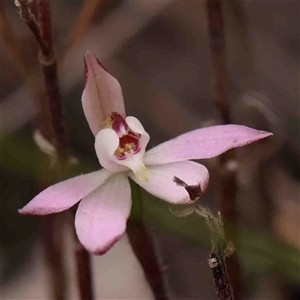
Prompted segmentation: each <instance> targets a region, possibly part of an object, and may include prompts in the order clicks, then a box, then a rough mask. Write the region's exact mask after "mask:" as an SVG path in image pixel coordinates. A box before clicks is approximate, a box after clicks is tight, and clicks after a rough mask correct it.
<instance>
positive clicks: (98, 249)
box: [75, 174, 131, 254]
mask: <svg viewBox="0 0 300 300" xmlns="http://www.w3.org/2000/svg"><path fill="white" fill-rule="evenodd" d="M130 209H131V191H130V185H129V181H128V178H127V176H125V175H124V174H115V175H113V176H112V177H111V178H110V179H109V180H108V181H107V182H105V183H104V184H103V185H102V186H101V187H99V188H98V189H96V190H95V191H93V192H92V193H90V194H89V195H87V196H86V197H85V198H84V199H82V201H81V202H80V204H79V207H78V210H77V213H76V218H75V227H76V232H77V235H78V238H79V240H80V242H81V243H82V245H83V246H84V247H85V248H86V249H87V250H88V251H90V252H92V253H94V254H104V253H105V252H106V251H108V250H109V249H110V248H111V247H112V246H113V245H114V244H115V243H116V242H117V241H118V240H119V239H120V238H121V236H122V235H123V233H124V231H125V229H126V221H127V218H128V216H129V214H130Z"/></svg>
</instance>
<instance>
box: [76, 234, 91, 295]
mask: <svg viewBox="0 0 300 300" xmlns="http://www.w3.org/2000/svg"><path fill="white" fill-rule="evenodd" d="M74 234H75V243H76V245H75V259H76V270H77V281H78V288H79V295H80V299H82V300H93V299H94V294H93V284H92V272H91V261H90V254H89V253H88V252H87V251H86V250H85V249H84V248H83V246H82V245H81V244H80V242H79V240H78V238H77V236H76V233H74Z"/></svg>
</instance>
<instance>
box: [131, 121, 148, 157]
mask: <svg viewBox="0 0 300 300" xmlns="http://www.w3.org/2000/svg"><path fill="white" fill-rule="evenodd" d="M125 121H126V123H127V125H128V127H129V128H130V129H131V131H133V132H135V133H138V134H140V135H141V137H140V140H139V145H140V148H141V151H140V152H141V153H143V154H144V153H145V150H146V147H147V145H148V143H149V140H150V136H149V134H148V133H147V132H146V131H145V129H144V127H143V125H142V123H141V122H140V121H139V120H138V119H137V118H135V117H131V116H130V117H127V118H126V119H125Z"/></svg>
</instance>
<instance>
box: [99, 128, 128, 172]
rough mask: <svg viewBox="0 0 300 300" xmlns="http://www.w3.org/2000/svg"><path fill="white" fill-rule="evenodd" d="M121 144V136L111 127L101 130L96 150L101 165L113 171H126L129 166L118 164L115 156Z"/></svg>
mask: <svg viewBox="0 0 300 300" xmlns="http://www.w3.org/2000/svg"><path fill="white" fill-rule="evenodd" d="M118 146H119V137H118V135H117V133H116V132H115V131H114V130H113V129H111V128H106V129H102V130H100V131H99V132H98V133H97V135H96V139H95V150H96V154H97V157H98V159H99V162H100V165H101V166H102V167H103V168H105V169H107V170H109V171H112V172H121V171H126V170H128V168H126V167H124V166H123V165H121V164H118V160H117V158H116V157H115V154H114V153H115V151H116V150H117V148H118Z"/></svg>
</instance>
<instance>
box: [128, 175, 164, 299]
mask: <svg viewBox="0 0 300 300" xmlns="http://www.w3.org/2000/svg"><path fill="white" fill-rule="evenodd" d="M130 185H131V190H132V201H133V204H132V210H131V216H130V218H129V220H128V222H127V235H128V238H129V242H130V244H131V247H132V249H133V252H134V254H135V255H136V257H137V259H138V260H139V262H140V264H141V266H142V268H143V270H144V273H145V276H146V279H147V281H148V283H149V285H150V287H151V289H152V292H153V294H154V297H155V299H156V300H167V299H168V296H167V292H166V289H165V286H164V281H163V274H162V271H161V269H160V266H159V262H158V260H157V256H156V253H155V247H154V243H153V240H152V237H151V236H150V234H149V232H148V231H147V228H146V227H145V225H144V224H143V204H142V193H141V190H140V187H139V186H138V185H137V184H136V183H135V182H133V181H132V180H130Z"/></svg>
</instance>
